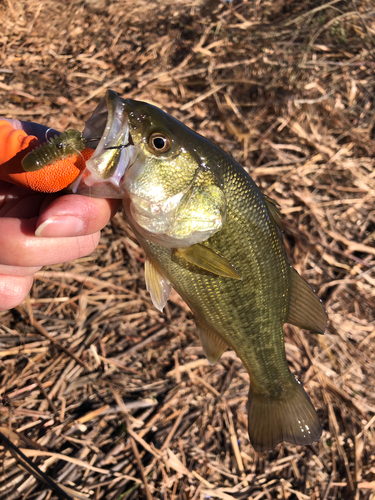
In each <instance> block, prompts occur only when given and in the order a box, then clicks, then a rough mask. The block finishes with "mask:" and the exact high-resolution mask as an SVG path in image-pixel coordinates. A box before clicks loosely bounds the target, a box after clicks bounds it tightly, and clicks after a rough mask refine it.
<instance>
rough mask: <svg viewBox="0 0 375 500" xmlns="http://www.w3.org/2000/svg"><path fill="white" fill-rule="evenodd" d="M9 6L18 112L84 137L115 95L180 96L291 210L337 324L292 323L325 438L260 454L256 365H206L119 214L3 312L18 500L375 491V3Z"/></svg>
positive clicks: (290, 242)
mask: <svg viewBox="0 0 375 500" xmlns="http://www.w3.org/2000/svg"><path fill="white" fill-rule="evenodd" d="M0 16H1V17H0V18H1V21H0V25H1V32H0V47H1V52H0V58H1V64H0V93H1V104H0V115H2V116H8V117H12V118H20V119H23V120H30V121H38V122H42V123H45V124H46V125H49V126H51V127H54V128H57V129H59V130H65V129H67V128H69V127H72V128H78V129H80V130H82V129H83V124H84V120H85V119H87V118H88V117H89V116H90V114H91V113H92V111H93V109H94V108H95V106H96V104H97V102H98V101H99V99H100V98H102V97H103V95H104V93H105V90H106V89H108V88H110V89H113V90H115V91H117V92H118V93H119V94H120V95H123V96H128V97H132V98H136V99H139V100H149V101H151V102H153V103H155V104H157V105H159V106H161V107H163V108H164V109H165V110H166V111H168V112H170V113H171V114H173V115H174V116H176V117H177V118H179V119H181V120H182V121H183V122H184V123H186V124H187V125H189V126H190V127H192V128H193V129H195V130H196V131H198V132H200V133H202V134H203V135H205V136H206V137H208V138H209V139H211V140H213V141H214V142H216V143H217V144H219V145H220V146H222V147H223V148H224V149H225V150H227V151H228V152H230V154H232V155H233V156H234V157H235V158H236V159H237V160H238V161H239V163H240V164H242V165H243V166H244V167H245V168H247V169H248V171H249V172H250V173H251V175H252V177H253V178H254V179H255V180H256V182H257V183H258V184H259V186H260V187H261V189H262V190H263V191H264V192H265V193H266V194H267V195H269V196H271V197H272V198H274V199H275V200H277V201H278V202H279V203H280V205H281V207H282V212H283V214H284V215H285V224H284V228H285V241H286V245H287V250H288V254H289V257H290V260H291V262H292V263H293V265H295V267H296V268H297V269H298V270H299V271H300V272H301V274H302V275H303V276H304V277H305V278H306V279H308V281H309V283H310V284H311V285H312V286H313V287H314V288H315V289H316V291H317V292H318V293H319V295H320V297H321V298H322V299H323V301H324V303H325V305H326V307H327V310H328V313H329V318H330V322H329V326H328V328H327V334H326V335H325V336H313V335H311V334H310V333H303V332H297V331H296V329H292V328H291V327H289V326H287V327H286V351H287V357H288V361H289V363H290V366H291V369H292V370H293V372H294V373H295V374H296V375H297V377H298V378H299V379H300V380H301V381H302V382H303V384H304V386H305V388H306V390H307V391H308V393H309V394H310V396H311V398H312V401H313V403H314V405H315V407H316V408H317V410H318V412H319V415H320V417H321V419H322V422H323V426H324V431H323V436H322V439H321V440H320V442H319V443H316V444H314V445H312V446H307V447H296V446H291V445H289V444H285V443H284V444H280V445H278V446H277V447H276V449H275V450H273V451H271V452H269V453H259V454H258V453H255V452H254V451H253V449H252V447H251V445H250V443H249V439H248V435H247V415H246V400H247V392H248V386H249V380H248V375H247V373H246V371H245V369H244V368H243V366H242V364H241V363H240V362H239V361H238V359H237V357H236V356H235V354H234V353H233V352H231V351H228V352H226V353H225V354H224V356H223V357H222V359H221V360H220V361H219V362H218V363H217V364H216V365H215V366H214V367H210V366H209V365H208V363H207V361H206V360H205V358H204V355H203V352H202V349H201V347H200V345H199V341H198V339H197V336H196V333H195V326H194V321H193V318H192V315H191V313H190V312H189V310H188V309H187V307H186V305H185V304H184V303H183V302H182V300H181V299H180V298H179V297H178V296H177V295H176V294H175V295H172V299H171V301H170V302H169V304H168V305H167V307H166V310H165V313H163V314H161V313H159V312H158V311H157V310H156V309H155V308H154V307H153V306H152V304H151V302H150V298H149V295H148V293H147V292H146V291H145V284H144V275H143V262H144V255H143V253H142V250H140V249H139V247H138V246H137V245H136V244H134V243H133V241H132V239H131V237H129V233H128V227H127V225H126V222H125V221H124V219H123V217H122V215H121V214H118V215H117V216H116V217H115V218H114V220H113V221H112V223H111V224H110V225H109V226H108V227H106V228H105V229H104V230H103V236H102V240H101V244H100V246H99V248H98V250H97V251H96V253H95V254H94V255H92V256H90V257H87V258H84V259H80V260H78V261H75V262H70V263H67V264H63V265H60V266H54V267H51V268H45V269H44V270H42V271H41V272H40V273H39V274H38V276H37V280H36V282H35V286H34V288H33V290H32V293H31V295H30V298H29V299H28V300H27V301H26V302H25V304H23V306H22V307H20V308H17V309H15V310H12V311H9V312H5V313H1V314H0V320H1V325H0V331H1V334H0V357H1V358H0V376H1V379H0V380H1V388H0V393H1V397H2V404H1V405H0V419H1V423H0V426H1V428H0V430H1V432H2V433H3V434H4V435H5V436H7V437H8V439H9V440H10V441H11V442H12V443H13V444H14V445H15V447H16V448H14V449H11V448H10V447H9V444H8V445H7V444H6V443H5V442H2V447H1V448H0V460H1V466H0V498H2V499H9V500H18V499H26V498H27V499H38V500H42V499H50V498H51V499H56V498H77V499H88V498H89V499H95V500H99V499H106V500H120V499H125V498H132V499H133V498H138V497H141V498H143V497H145V498H148V499H150V498H158V499H159V498H160V499H168V500H169V499H200V498H202V499H203V498H221V499H252V500H255V499H257V500H260V499H262V498H268V499H270V498H279V499H289V500H293V499H298V500H305V499H309V498H311V499H315V500H318V499H320V500H323V499H325V500H326V499H334V498H335V499H336V498H338V499H340V498H342V499H347V498H355V499H359V498H366V499H370V498H375V446H374V445H375V426H374V423H375V389H374V387H375V358H374V352H375V349H374V341H375V327H374V324H375V312H374V311H375V286H374V285H375V245H374V241H375V209H374V199H375V168H374V163H375V162H374V153H375V115H374V101H375V77H374V70H375V58H374V53H375V42H374V35H375V10H374V3H373V1H372V0H333V1H330V2H325V1H323V0H305V1H298V0H272V1H271V0H254V1H253V0H251V1H250V0H249V1H240V0H238V1H237V0H236V1H235V2H233V3H222V2H220V1H218V0H206V1H198V0H197V1H193V0H186V1H185V2H182V1H178V2H177V1H175V2H173V1H169V2H164V1H162V0H160V1H154V2H153V1H147V0H132V1H131V0H85V1H84V0H81V1H79V0H67V1H60V2H57V1H53V0H46V1H44V2H43V1H41V0H15V1H11V0H5V1H4V0H2V1H0ZM19 450H21V451H22V452H23V454H24V456H26V457H28V459H29V460H31V461H32V462H33V464H34V466H35V469H36V470H35V469H34V470H33V469H32V468H31V467H30V466H29V465H26V464H25V459H24V458H21V456H20V453H19ZM38 471H39V472H38ZM41 471H44V472H45V473H46V474H47V476H48V477H49V478H51V479H52V481H53V484H52V486H51V485H48V484H46V483H45V482H44V480H43V478H42V477H41V475H40V474H41ZM56 485H58V486H59V487H60V488H62V489H63V491H65V495H66V496H65V497H64V496H62V495H63V493H62V491H61V490H60V492H58V491H57V490H56Z"/></svg>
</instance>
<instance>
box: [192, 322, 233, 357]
mask: <svg viewBox="0 0 375 500" xmlns="http://www.w3.org/2000/svg"><path fill="white" fill-rule="evenodd" d="M197 328H198V333H199V338H200V341H201V344H202V348H203V352H204V354H205V355H206V358H207V360H208V362H209V363H210V365H213V364H214V363H216V361H217V360H218V359H220V356H221V355H222V354H223V352H224V351H225V349H226V348H227V347H228V344H226V343H225V342H224V340H223V339H222V338H221V337H219V335H218V334H217V333H216V332H213V331H212V330H210V329H208V328H206V327H204V326H202V325H201V324H199V322H197Z"/></svg>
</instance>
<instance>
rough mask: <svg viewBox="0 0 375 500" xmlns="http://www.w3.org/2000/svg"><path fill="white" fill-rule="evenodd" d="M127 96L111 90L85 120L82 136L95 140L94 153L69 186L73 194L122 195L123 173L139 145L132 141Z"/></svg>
mask: <svg viewBox="0 0 375 500" xmlns="http://www.w3.org/2000/svg"><path fill="white" fill-rule="evenodd" d="M126 108H127V100H125V99H122V98H121V97H120V96H118V95H117V94H116V92H114V91H112V90H107V92H106V95H105V97H104V98H103V99H102V101H101V102H100V103H99V104H98V106H97V108H96V109H95V110H94V112H93V114H92V116H91V117H90V118H89V119H88V121H87V122H86V126H85V129H84V131H83V136H84V138H85V139H86V140H87V141H88V140H89V141H91V142H92V140H93V139H95V138H98V137H100V139H98V141H97V142H96V149H95V151H94V154H93V155H92V156H91V158H90V159H89V160H87V162H86V168H85V169H84V170H83V172H82V173H81V174H80V176H79V177H78V179H76V181H75V182H74V183H73V184H72V185H71V186H70V190H71V191H72V192H73V193H76V194H84V195H88V196H92V197H97V198H124V197H125V195H126V192H125V186H124V177H125V173H126V171H127V169H128V168H130V167H131V166H132V165H134V163H135V162H136V161H137V158H138V156H139V155H138V153H139V148H138V147H137V146H135V145H134V142H133V139H132V136H131V133H130V124H129V115H128V113H127V111H126Z"/></svg>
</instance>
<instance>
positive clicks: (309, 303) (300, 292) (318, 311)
mask: <svg viewBox="0 0 375 500" xmlns="http://www.w3.org/2000/svg"><path fill="white" fill-rule="evenodd" d="M290 270H291V273H290V277H291V290H290V302H289V313H288V317H287V319H286V323H290V324H291V325H295V326H298V327H299V328H303V329H304V330H310V331H311V332H313V333H324V330H325V327H326V323H327V312H326V310H325V307H324V305H323V303H322V301H321V300H320V298H319V297H318V296H317V295H316V293H315V292H314V290H313V289H312V288H311V287H310V285H309V284H308V283H307V282H306V281H305V280H304V279H303V278H302V276H300V275H299V274H298V273H297V271H296V270H295V269H294V268H293V267H291V268H290Z"/></svg>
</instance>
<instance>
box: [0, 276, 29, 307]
mask: <svg viewBox="0 0 375 500" xmlns="http://www.w3.org/2000/svg"><path fill="white" fill-rule="evenodd" d="M32 284H33V276H25V277H19V276H0V311H6V310H7V309H12V307H16V306H18V305H19V304H21V302H23V301H24V300H25V298H26V297H27V294H28V293H29V291H30V288H31V286H32Z"/></svg>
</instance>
